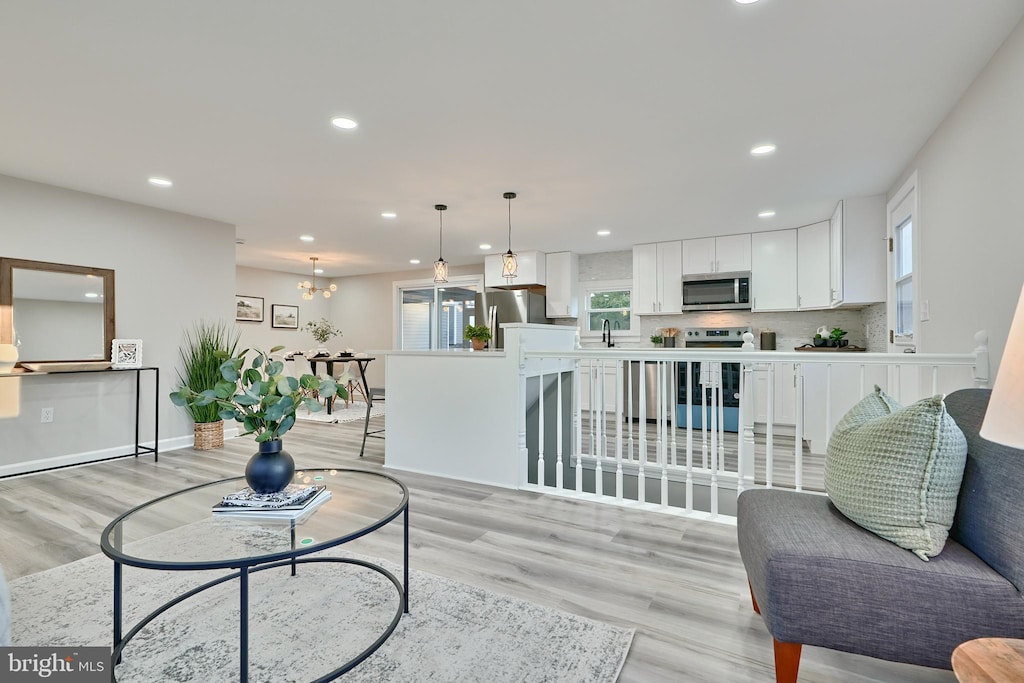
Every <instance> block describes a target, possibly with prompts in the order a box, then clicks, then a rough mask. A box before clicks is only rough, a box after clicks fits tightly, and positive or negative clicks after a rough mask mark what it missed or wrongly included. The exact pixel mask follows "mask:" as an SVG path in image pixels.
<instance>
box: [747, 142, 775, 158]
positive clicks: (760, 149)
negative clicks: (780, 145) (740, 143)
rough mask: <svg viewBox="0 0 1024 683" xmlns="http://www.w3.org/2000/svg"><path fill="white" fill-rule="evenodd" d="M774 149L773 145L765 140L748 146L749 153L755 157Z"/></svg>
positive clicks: (769, 152)
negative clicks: (760, 143)
mask: <svg viewBox="0 0 1024 683" xmlns="http://www.w3.org/2000/svg"><path fill="white" fill-rule="evenodd" d="M774 151H775V145H773V144H772V143H770V142H766V143H764V144H763V145H757V146H755V147H751V148H750V153H751V154H753V155H754V156H755V157H763V156H765V155H766V154H771V153H772V152H774Z"/></svg>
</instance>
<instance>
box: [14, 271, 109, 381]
mask: <svg viewBox="0 0 1024 683" xmlns="http://www.w3.org/2000/svg"><path fill="white" fill-rule="evenodd" d="M113 340H114V271H113V270H110V269H108V268H91V267H88V266H72V265H66V264H63V263H47V262H45V261H27V260H24V259H13V258H0V343H2V344H14V345H16V346H17V347H18V360H19V362H46V361H86V360H106V359H109V358H110V346H111V343H112V342H113Z"/></svg>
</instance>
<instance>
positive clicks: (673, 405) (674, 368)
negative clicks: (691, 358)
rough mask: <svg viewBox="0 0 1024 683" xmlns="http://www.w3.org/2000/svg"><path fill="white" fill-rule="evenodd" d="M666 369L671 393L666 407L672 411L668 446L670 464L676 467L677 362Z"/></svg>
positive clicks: (677, 424) (677, 463) (677, 421)
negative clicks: (669, 401)
mask: <svg viewBox="0 0 1024 683" xmlns="http://www.w3.org/2000/svg"><path fill="white" fill-rule="evenodd" d="M668 371H669V373H670V374H669V380H670V382H669V383H670V384H671V386H672V390H671V393H670V394H669V396H670V397H671V403H669V406H668V409H669V410H670V411H671V412H672V421H671V423H670V429H671V434H672V436H671V439H672V444H671V446H670V448H671V449H672V466H673V467H678V466H679V460H678V455H677V454H678V450H677V448H678V447H677V445H676V432H678V431H679V411H677V410H676V403H677V402H678V400H679V364H678V363H675V362H673V363H671V364H670V365H669V369H668Z"/></svg>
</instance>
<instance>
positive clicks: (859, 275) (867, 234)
mask: <svg viewBox="0 0 1024 683" xmlns="http://www.w3.org/2000/svg"><path fill="white" fill-rule="evenodd" d="M829 229H830V233H831V241H832V245H831V249H832V259H831V261H832V263H831V268H832V271H831V289H832V290H833V291H832V306H863V305H865V304H871V303H878V302H880V301H885V298H886V292H885V287H886V263H885V259H886V241H885V234H886V231H885V195H873V196H871V197H855V198H853V199H844V200H843V201H841V202H839V204H838V205H837V206H836V210H835V211H834V212H833V214H832V218H831V219H830V221H829Z"/></svg>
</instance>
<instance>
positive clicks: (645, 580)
mask: <svg viewBox="0 0 1024 683" xmlns="http://www.w3.org/2000/svg"><path fill="white" fill-rule="evenodd" d="M382 419H383V418H380V419H375V420H374V422H380V421H382ZM361 434H362V423H360V422H354V423H343V424H337V425H327V424H315V423H300V424H298V425H296V427H295V428H294V429H293V430H292V431H291V432H290V433H289V434H288V435H287V436H286V438H285V443H286V448H287V450H289V451H290V452H291V453H292V454H293V455H294V456H295V458H296V461H297V463H298V464H299V465H301V466H305V467H316V466H337V467H344V466H357V467H365V468H367V469H378V468H381V467H382V465H383V461H384V449H385V447H386V441H375V440H370V442H369V444H368V455H367V457H366V458H363V459H362V460H360V459H359V458H358V457H357V454H358V452H359V439H360V438H361ZM254 450H255V448H254V446H253V443H252V442H251V441H250V440H249V439H248V438H243V439H235V440H232V441H229V442H228V444H227V445H226V446H225V448H224V449H222V450H217V451H207V452H197V451H193V450H192V449H184V450H179V451H174V452H171V453H165V454H163V455H161V456H160V462H159V463H158V464H154V463H153V458H152V456H146V457H140V458H139V459H137V460H136V459H134V458H128V459H122V460H116V461H111V462H108V463H100V464H96V465H89V466H84V467H78V468H73V469H65V470H57V471H54V472H48V473H41V474H37V475H31V476H26V477H20V478H14V479H4V480H0V563H2V564H3V566H4V569H5V571H6V572H7V576H8V579H12V578H16V577H19V576H23V575H26V574H30V573H33V572H37V571H41V570H43V569H47V568H50V567H54V566H58V565H61V564H64V563H66V562H70V561H73V560H75V559H79V558H82V557H86V556H88V555H92V554H94V553H97V552H99V541H98V539H99V535H100V532H101V531H102V529H103V527H104V526H105V525H106V524H107V522H108V521H109V520H110V519H111V518H113V517H114V516H116V515H117V514H119V513H121V512H123V511H124V510H126V509H128V508H129V507H132V506H134V505H137V504H139V503H142V502H144V501H146V500H148V499H150V498H153V497H155V496H157V495H160V494H163V493H168V492H171V491H174V490H177V489H180V488H184V487H186V486H189V485H191V484H196V483H201V482H204V481H209V480H212V479H217V478H223V477H226V476H233V475H239V474H241V473H242V470H243V468H244V464H245V461H246V459H247V458H248V456H249V455H250V454H251V453H252V452H253V451H254ZM393 473H394V474H395V475H397V476H398V477H399V478H400V479H402V480H403V481H404V482H406V484H407V485H408V486H409V488H410V491H411V502H410V511H411V531H410V535H411V546H412V547H411V550H410V552H411V564H412V566H413V567H415V568H417V569H421V570H424V571H428V572H432V573H434V574H438V575H441V576H447V577H450V578H452V579H455V580H458V581H462V582H465V583H469V584H474V585H477V586H480V587H482V588H486V589H488V590H492V591H495V592H498V593H504V594H508V595H514V596H517V597H520V598H524V599H527V600H531V601H534V602H537V603H540V604H544V605H548V606H550V607H556V608H559V609H563V610H567V611H570V612H574V613H577V614H580V615H584V616H588V617H592V618H595V619H601V620H604V621H607V622H611V623H615V624H620V625H623V626H627V627H635V628H636V637H635V639H634V641H633V646H632V648H631V650H630V653H629V657H628V659H627V661H626V665H625V667H624V669H623V672H622V677H621V679H620V680H622V681H626V682H644V683H648V682H656V681H714V682H716V683H731V682H732V681H739V682H742V681H773V680H774V669H773V666H772V649H771V638H770V637H769V636H768V633H767V631H766V630H765V628H764V625H763V624H762V622H761V619H760V617H758V616H757V615H755V614H754V613H753V611H752V610H751V608H750V599H749V594H748V592H747V584H746V578H745V576H744V572H743V567H742V564H741V562H740V558H739V552H738V550H737V547H736V532H735V528H733V527H730V526H725V525H719V524H714V523H707V522H696V521H690V520H684V519H679V518H676V517H670V516H665V515H659V514H657V513H653V512H643V511H638V510H629V509H623V508H617V507H611V506H606V505H597V504H591V503H583V502H578V501H572V500H564V499H560V498H555V497H552V496H545V495H542V494H537V493H526V492H518V491H509V490H505V489H497V488H492V487H487V486H481V485H475V484H466V483H461V482H456V481H451V480H445V479H439V478H434V477H427V476H422V475H413V474H408V473H401V472H393ZM401 538H402V537H401V527H400V525H398V524H393V525H391V526H390V527H387V528H385V529H382V530H381V531H379V532H376V533H374V534H371V535H370V536H369V537H367V538H365V539H360V541H357V543H359V545H358V546H354V547H353V548H352V549H353V550H354V551H357V552H362V553H365V554H368V555H374V556H378V557H386V558H392V559H396V560H397V559H399V558H400V557H401ZM411 598H412V607H413V609H415V586H413V587H411ZM68 599H69V600H71V599H73V596H68ZM480 654H481V656H487V653H480ZM510 680H515V674H514V672H510ZM954 680H955V679H954V677H953V675H952V673H951V672H948V671H938V670H934V669H924V668H920V667H911V666H906V665H899V664H892V663H888V662H882V661H879V660H874V659H869V658H866V657H858V656H854V655H847V654H843V653H836V652H831V651H828V650H822V649H819V648H805V649H804V656H803V662H802V665H801V676H800V681H801V683H809V682H812V681H835V682H843V683H847V682H866V681H892V682H895V681H936V682H938V681H945V682H950V681H954Z"/></svg>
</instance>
